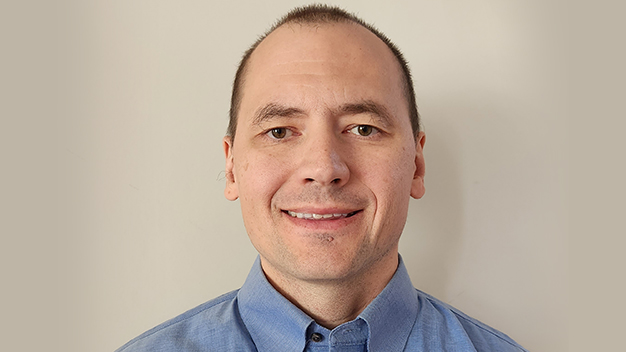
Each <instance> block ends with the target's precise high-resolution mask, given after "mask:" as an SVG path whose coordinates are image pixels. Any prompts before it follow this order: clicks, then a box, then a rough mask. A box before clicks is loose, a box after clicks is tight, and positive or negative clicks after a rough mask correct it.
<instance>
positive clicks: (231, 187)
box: [222, 136, 239, 200]
mask: <svg viewBox="0 0 626 352" xmlns="http://www.w3.org/2000/svg"><path fill="white" fill-rule="evenodd" d="M222 144H223V147H224V156H225V157H226V188H225V189H224V196H225V197H226V199H228V200H236V199H237V198H239V190H237V183H236V182H235V174H234V172H233V171H234V169H235V163H234V160H233V139H232V137H230V136H226V137H224V139H223V141H222Z"/></svg>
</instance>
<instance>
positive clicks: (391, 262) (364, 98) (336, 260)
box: [118, 5, 524, 352]
mask: <svg viewBox="0 0 626 352" xmlns="http://www.w3.org/2000/svg"><path fill="white" fill-rule="evenodd" d="M424 142H425V137H424V132H423V131H421V130H420V126H419V121H418V114H417V108H416V106H415V97H414V92H413V88H412V81H411V77H410V74H409V70H408V67H407V64H406V62H405V61H404V59H403V58H402V55H401V54H400V52H399V51H398V50H397V48H396V47H395V46H394V45H393V44H391V42H390V41H389V40H388V39H387V38H386V37H385V36H383V35H382V34H380V33H379V32H377V31H376V30H375V29H373V28H372V27H371V26H369V25H367V24H365V23H363V22H362V21H361V20H359V19H358V18H356V17H354V16H352V15H350V14H347V13H345V12H343V11H342V10H339V9H337V8H331V7H326V6H319V5H316V6H308V7H305V8H299V9H295V10H294V11H292V12H290V13H289V14H288V15H287V16H286V17H285V18H283V19H282V20H281V21H279V23H278V24H277V25H276V26H275V27H274V28H273V29H272V30H270V31H269V32H268V34H267V35H266V36H264V37H263V38H261V40H259V41H258V42H257V43H255V44H254V45H253V46H252V48H251V49H250V50H249V51H248V52H247V53H246V55H245V56H244V58H243V60H242V63H241V65H240V67H239V70H238V72H237V76H236V78H235V84H234V88H233V97H232V102H231V121H230V125H229V130H228V135H227V137H225V138H224V151H225V155H226V189H225V195H226V198H228V199H229V200H236V199H239V200H240V203H241V209H242V213H243V218H244V223H245V227H246V230H247V232H248V235H249V237H250V239H251V241H252V243H253V245H254V246H255V248H256V249H257V250H258V252H259V259H258V260H257V262H256V263H255V265H254V267H253V269H252V271H251V273H250V275H249V276H248V278H247V280H246V282H245V284H244V285H243V287H242V288H241V289H240V290H237V291H234V292H231V293H228V294H226V295H223V296H221V297H218V298H216V299H214V300H212V301H209V302H207V303H205V304H203V305H201V306H199V307H197V308H195V309H192V310H191V311H189V312H186V313H184V314H182V315H181V316H179V317H177V318H174V319H173V320H171V321H169V322H166V323H164V324H162V325H160V326H158V327H156V328H154V329H152V330H150V331H148V332H146V333H144V334H143V335H141V336H139V337H138V338H136V339H134V340H132V341H131V342H129V343H128V344H126V345H125V346H123V347H122V348H120V349H119V350H118V351H120V352H122V351H123V352H131V351H168V352H169V351H376V352H378V351H524V349H523V348H522V347H520V346H519V345H517V344H516V343H515V342H514V341H513V340H511V339H510V338H508V337H507V336H506V335H504V334H502V333H500V332H498V331H496V330H494V329H492V328H490V327H487V326H486V325H484V324H482V323H480V322H478V321H476V320H474V319H472V318H470V317H468V316H466V315H464V314H463V313H461V312H459V311H458V310H456V309H454V308H452V307H450V306H448V305H446V304H444V303H442V302H440V301H438V300H436V299H435V298H433V297H431V296H428V295H426V294H424V293H422V292H420V291H417V290H415V289H414V288H413V286H412V284H411V281H410V279H409V277H408V274H407V271H406V269H405V267H404V265H403V264H402V260H401V258H400V257H399V255H398V241H399V239H400V235H401V233H402V230H403V228H404V224H405V221H406V217H407V211H408V205H409V199H410V197H413V198H416V199H419V198H421V197H422V196H423V194H424V170H425V168H424V157H423V153H422V150H423V147H424Z"/></svg>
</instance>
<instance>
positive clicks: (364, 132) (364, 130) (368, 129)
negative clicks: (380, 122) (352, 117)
mask: <svg viewBox="0 0 626 352" xmlns="http://www.w3.org/2000/svg"><path fill="white" fill-rule="evenodd" d="M348 131H349V132H350V133H354V134H356V135H359V136H363V137H367V136H370V135H372V134H374V133H377V132H378V129H377V128H376V127H373V126H370V125H358V126H354V127H352V128H351V129H349V130H348Z"/></svg>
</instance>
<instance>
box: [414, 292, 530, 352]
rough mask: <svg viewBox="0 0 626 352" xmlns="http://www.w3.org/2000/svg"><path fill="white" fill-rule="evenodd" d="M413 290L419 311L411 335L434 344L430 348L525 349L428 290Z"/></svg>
mask: <svg viewBox="0 0 626 352" xmlns="http://www.w3.org/2000/svg"><path fill="white" fill-rule="evenodd" d="M416 291H417V296H418V304H419V313H418V318H417V321H416V324H415V326H414V328H413V333H412V337H410V338H413V339H415V340H419V341H425V343H431V344H435V345H436V346H431V349H433V350H436V349H434V348H437V347H443V346H446V345H448V346H450V345H453V346H456V347H457V349H455V350H459V351H466V350H467V351H477V352H483V351H484V352H487V351H499V352H508V351H511V352H524V351H526V349H524V348H523V347H522V346H520V345H519V344H518V343H516V342H515V341H514V340H513V339H511V338H510V337H509V336H507V335H506V334H504V333H502V332H500V331H498V330H496V329H494V328H492V327H490V326H488V325H486V324H484V323H482V322H480V321H478V320H476V319H474V318H472V317H470V316H468V315H467V314H465V313H463V312H461V311H460V310H458V309H456V308H454V307H452V306H451V305H449V304H446V303H444V302H442V301H440V300H438V299H437V298H435V297H433V296H431V295H429V294H427V293H424V292H422V291H420V290H416ZM426 341H427V342H426ZM424 347H426V346H424ZM425 350H428V349H427V348H425Z"/></svg>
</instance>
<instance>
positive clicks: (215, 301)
mask: <svg viewBox="0 0 626 352" xmlns="http://www.w3.org/2000/svg"><path fill="white" fill-rule="evenodd" d="M238 291H239V290H235V291H231V292H228V293H225V294H223V295H221V296H219V297H216V298H215V299H213V300H212V301H209V302H207V303H213V304H210V305H207V306H206V307H202V309H199V310H198V311H197V312H194V313H193V314H191V315H189V316H184V317H182V316H179V317H177V318H173V319H172V320H170V321H168V322H165V323H163V324H161V325H157V326H155V327H154V328H152V329H151V330H148V331H146V332H145V333H143V334H141V335H139V336H137V337H136V338H134V339H132V340H130V341H128V342H127V343H126V344H124V346H122V347H120V349H119V350H118V351H119V352H123V351H124V350H126V349H127V348H128V347H130V346H132V345H134V344H135V343H137V342H139V341H141V340H144V339H146V338H148V337H150V336H152V335H154V334H156V333H157V332H159V331H162V330H164V329H166V328H169V327H171V326H174V325H176V324H179V323H182V322H183V321H185V320H187V319H190V318H193V317H195V316H196V315H198V314H200V313H202V312H205V311H206V310H207V309H210V308H213V307H216V306H218V305H220V304H223V303H225V302H228V301H230V300H233V299H234V298H236V297H237V292H238ZM230 295H233V297H232V298H229V296H230ZM207 303H205V304H207ZM196 308H198V307H196ZM196 308H191V309H190V311H191V310H194V309H196ZM184 314H185V313H183V314H182V315H184Z"/></svg>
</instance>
